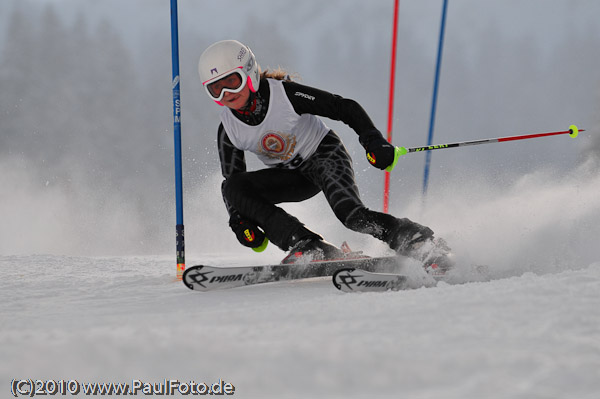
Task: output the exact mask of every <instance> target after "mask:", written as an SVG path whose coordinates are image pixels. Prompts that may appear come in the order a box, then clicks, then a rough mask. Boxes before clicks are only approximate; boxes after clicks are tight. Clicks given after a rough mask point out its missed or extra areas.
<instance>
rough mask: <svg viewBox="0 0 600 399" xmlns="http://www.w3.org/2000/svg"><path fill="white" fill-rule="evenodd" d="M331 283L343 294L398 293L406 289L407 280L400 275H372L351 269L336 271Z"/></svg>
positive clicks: (364, 271)
mask: <svg viewBox="0 0 600 399" xmlns="http://www.w3.org/2000/svg"><path fill="white" fill-rule="evenodd" d="M332 282H333V285H334V286H335V288H337V289H338V290H340V291H343V292H381V291H399V290H404V289H407V288H408V278H407V277H406V276H403V275H401V274H391V273H373V272H370V271H366V270H362V269H356V268H352V267H349V268H343V269H340V270H337V271H336V272H335V273H334V274H333V277H332Z"/></svg>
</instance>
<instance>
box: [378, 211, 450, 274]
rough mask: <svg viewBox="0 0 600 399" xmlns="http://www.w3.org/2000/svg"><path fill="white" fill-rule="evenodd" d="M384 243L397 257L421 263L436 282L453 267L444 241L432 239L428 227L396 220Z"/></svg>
mask: <svg viewBox="0 0 600 399" xmlns="http://www.w3.org/2000/svg"><path fill="white" fill-rule="evenodd" d="M386 241H387V242H388V244H389V245H390V247H391V248H392V249H394V250H395V251H396V252H397V253H398V254H399V255H402V256H406V257H409V258H413V259H416V260H418V261H419V262H423V267H424V268H425V271H426V272H427V273H428V274H429V275H431V276H432V277H433V278H435V279H436V280H441V279H442V278H443V277H444V276H445V275H446V272H448V270H450V269H451V268H452V267H453V266H454V262H453V260H452V254H451V253H450V247H449V246H448V244H447V243H446V241H444V240H443V239H442V238H434V237H433V231H432V230H431V229H430V228H429V227H426V226H422V225H420V224H418V223H415V222H412V221H410V220H409V219H398V225H397V227H396V228H395V229H394V230H393V231H392V232H391V233H390V234H389V236H388V239H387V240H386Z"/></svg>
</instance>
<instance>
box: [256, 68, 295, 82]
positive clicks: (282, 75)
mask: <svg viewBox="0 0 600 399" xmlns="http://www.w3.org/2000/svg"><path fill="white" fill-rule="evenodd" d="M260 78H261V79H265V78H270V79H277V80H284V81H286V82H291V81H292V80H293V79H299V78H300V76H299V75H298V74H297V73H292V74H290V73H289V72H288V71H286V70H285V69H283V68H282V67H277V68H275V69H273V70H269V69H265V70H264V71H262V70H261V71H260Z"/></svg>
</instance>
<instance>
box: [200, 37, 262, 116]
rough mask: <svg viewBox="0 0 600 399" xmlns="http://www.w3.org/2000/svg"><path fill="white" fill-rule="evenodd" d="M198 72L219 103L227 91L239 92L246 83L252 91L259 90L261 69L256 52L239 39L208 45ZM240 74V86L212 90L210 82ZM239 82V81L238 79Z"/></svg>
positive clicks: (201, 58)
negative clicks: (255, 55)
mask: <svg viewBox="0 0 600 399" xmlns="http://www.w3.org/2000/svg"><path fill="white" fill-rule="evenodd" d="M198 73H199V74H200V80H201V81H202V85H203V86H204V88H205V89H206V92H207V93H208V96H209V97H210V98H211V99H213V100H214V101H216V102H217V104H219V105H223V104H221V103H220V101H221V99H222V98H223V95H224V93H225V92H232V93H237V92H239V91H241V90H242V89H243V88H244V86H245V85H246V84H248V88H249V89H250V91H252V92H256V91H257V90H258V86H259V84H260V71H259V66H258V63H257V62H256V58H255V57H254V54H253V53H252V51H251V50H250V48H249V47H248V46H245V45H244V44H242V43H240V42H238V41H237V40H222V41H220V42H216V43H214V44H212V45H211V46H210V47H208V48H207V49H206V50H204V52H203V53H202V55H201V56H200V60H199V61H198ZM236 73H237V74H239V75H240V78H241V81H239V80H238V81H239V87H229V86H227V85H225V86H224V87H222V88H220V89H219V90H218V92H216V93H215V92H211V90H210V84H211V83H214V82H216V81H218V80H220V79H222V78H224V77H226V76H229V75H232V74H236ZM236 82H237V81H236Z"/></svg>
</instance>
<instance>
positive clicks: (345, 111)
mask: <svg viewBox="0 0 600 399" xmlns="http://www.w3.org/2000/svg"><path fill="white" fill-rule="evenodd" d="M283 87H284V89H285V91H286V94H287V96H288V98H289V100H290V102H291V104H292V106H293V107H294V110H295V111H296V113H297V114H299V115H302V114H313V115H318V116H324V117H326V118H329V119H332V120H336V121H342V122H344V123H345V124H346V125H348V126H350V127H351V128H352V129H353V130H354V131H355V132H356V133H357V134H358V140H359V142H360V144H361V145H362V146H363V148H364V149H365V151H366V154H367V160H368V161H369V163H371V164H372V165H373V166H375V167H376V168H379V169H382V170H383V169H385V168H387V167H388V166H390V165H391V164H392V163H393V162H394V156H395V148H394V146H393V145H391V144H390V143H389V142H388V141H387V140H386V139H385V138H384V137H383V135H382V134H381V132H380V131H379V130H378V129H377V128H376V127H375V124H374V123H373V121H372V120H371V118H370V117H369V115H368V114H367V112H366V111H365V109H364V108H363V107H362V106H361V105H360V104H359V103H358V102H356V101H354V100H352V99H349V98H344V97H342V96H339V95H337V94H332V93H329V92H327V91H324V90H320V89H316V88H314V87H310V86H305V85H301V84H299V83H296V82H287V81H286V82H284V83H283Z"/></svg>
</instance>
